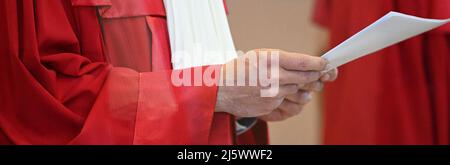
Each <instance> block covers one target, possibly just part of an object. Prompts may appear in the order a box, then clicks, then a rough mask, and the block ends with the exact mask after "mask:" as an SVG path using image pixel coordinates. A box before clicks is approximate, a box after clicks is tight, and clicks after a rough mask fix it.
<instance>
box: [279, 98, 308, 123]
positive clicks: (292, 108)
mask: <svg viewBox="0 0 450 165" xmlns="http://www.w3.org/2000/svg"><path fill="white" fill-rule="evenodd" d="M302 108H303V105H301V104H298V103H295V102H292V101H289V100H286V99H285V100H284V101H283V103H281V105H280V107H278V109H280V110H281V112H280V113H281V115H282V116H284V117H286V118H289V117H292V116H295V115H298V114H299V113H300V112H301V111H302Z"/></svg>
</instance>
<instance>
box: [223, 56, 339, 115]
mask: <svg viewBox="0 0 450 165" xmlns="http://www.w3.org/2000/svg"><path fill="white" fill-rule="evenodd" d="M261 52H266V53H268V54H269V55H270V54H271V53H273V52H277V54H278V57H279V58H278V61H279V65H272V63H273V62H272V61H271V60H270V58H258V59H259V60H257V61H254V60H249V55H250V54H251V55H256V56H258V57H260V56H261ZM261 60H266V61H261ZM261 62H263V63H261ZM261 64H265V66H266V67H267V68H269V70H270V68H273V67H277V68H276V69H278V71H279V72H278V74H275V75H277V76H274V77H270V78H271V79H272V80H275V81H278V82H279V86H278V89H279V90H278V92H277V93H276V94H275V96H273V97H261V94H260V92H261V90H267V89H268V88H273V86H263V85H261V83H258V85H256V86H250V85H245V86H236V85H234V86H225V85H222V86H220V87H219V92H218V97H217V103H216V112H226V113H229V114H232V115H234V116H236V117H258V118H260V119H262V120H265V121H281V120H285V119H288V118H290V117H293V116H296V115H297V114H299V113H300V112H301V111H302V109H303V107H304V106H305V105H306V104H307V103H308V102H309V101H311V93H312V92H314V91H320V90H321V89H322V87H323V83H324V82H329V81H334V80H335V79H336V78H337V74H338V72H337V69H333V70H331V71H328V72H326V73H325V72H324V71H325V70H327V69H328V68H327V64H328V62H327V61H326V60H325V59H323V58H320V57H315V56H309V55H304V54H299V53H292V52H286V51H282V50H275V49H261V50H254V51H251V53H247V54H245V55H243V56H239V57H238V58H237V59H235V60H233V61H231V62H229V63H227V64H225V65H224V66H222V74H221V78H220V81H221V82H225V81H229V80H226V77H234V79H233V80H232V81H235V80H245V81H246V84H249V83H248V81H249V80H250V79H251V78H250V77H251V76H257V75H251V74H249V70H250V69H254V70H256V71H257V72H256V73H258V71H259V70H261V69H262V67H261ZM239 65H240V66H239ZM239 67H241V68H242V67H243V68H246V69H245V71H244V72H242V71H238V70H239V69H236V68H239ZM241 72H242V73H241ZM269 75H271V74H269ZM222 84H223V83H222ZM235 84H236V83H235Z"/></svg>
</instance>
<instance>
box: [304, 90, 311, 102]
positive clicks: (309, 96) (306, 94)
mask: <svg viewBox="0 0 450 165" xmlns="http://www.w3.org/2000/svg"><path fill="white" fill-rule="evenodd" d="M303 98H304V99H305V100H306V101H310V100H311V99H312V96H311V93H309V92H305V93H303Z"/></svg>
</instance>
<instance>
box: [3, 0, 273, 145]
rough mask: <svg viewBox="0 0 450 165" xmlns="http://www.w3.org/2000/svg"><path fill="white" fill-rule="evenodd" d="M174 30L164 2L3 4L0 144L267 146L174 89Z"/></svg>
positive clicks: (260, 135) (208, 101)
mask: <svg viewBox="0 0 450 165" xmlns="http://www.w3.org/2000/svg"><path fill="white" fill-rule="evenodd" d="M166 26H167V25H166V20H165V11H164V5H163V2H162V0H133V1H128V0H19V1H16V0H2V1H0V36H1V37H2V39H1V40H0V71H1V72H2V74H1V75H0V91H1V92H0V144H235V143H237V142H240V144H243V143H245V144H255V143H256V144H266V143H267V142H268V140H267V132H266V131H267V128H266V125H265V123H263V122H260V123H259V124H258V125H257V126H256V127H254V129H253V130H251V131H249V132H247V133H245V134H244V135H241V136H240V137H239V138H238V139H236V138H235V135H234V125H233V124H234V118H233V117H232V116H230V115H227V114H222V113H214V107H215V101H216V94H217V86H213V87H208V86H200V87H175V86H173V85H172V83H171V79H170V75H171V72H172V71H171V64H170V48H169V46H170V45H169V38H168V34H167V27H166ZM150 46H151V49H150ZM124 48H126V49H124ZM214 67H217V68H218V67H220V66H214ZM236 140H237V141H236Z"/></svg>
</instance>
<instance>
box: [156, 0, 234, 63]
mask: <svg viewBox="0 0 450 165" xmlns="http://www.w3.org/2000/svg"><path fill="white" fill-rule="evenodd" d="M164 4H165V8H166V15H167V25H168V29H169V36H170V46H171V50H172V65H173V68H174V69H184V68H189V67H196V66H205V65H216V64H224V63H226V62H228V61H230V60H232V59H234V58H236V57H237V54H236V50H235V47H234V44H233V39H232V37H231V32H230V29H229V26H228V20H227V15H226V11H225V7H224V4H223V1H222V0H164Z"/></svg>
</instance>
